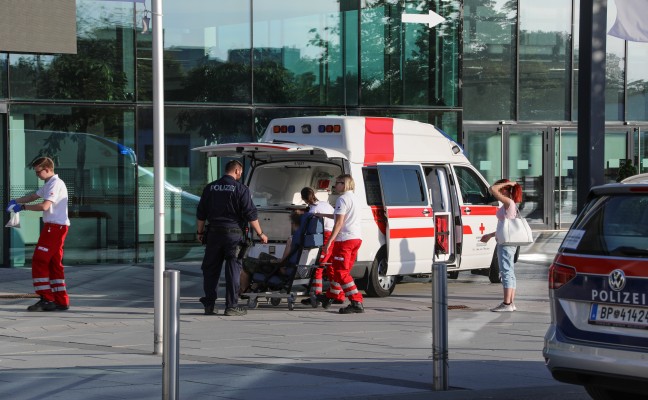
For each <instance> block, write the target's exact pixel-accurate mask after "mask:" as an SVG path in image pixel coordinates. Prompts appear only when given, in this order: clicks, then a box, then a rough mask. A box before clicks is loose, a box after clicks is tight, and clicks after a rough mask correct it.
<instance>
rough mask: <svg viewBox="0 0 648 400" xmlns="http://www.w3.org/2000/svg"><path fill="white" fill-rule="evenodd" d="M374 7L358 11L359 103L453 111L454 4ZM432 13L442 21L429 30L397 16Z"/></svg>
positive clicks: (382, 4) (455, 88)
mask: <svg viewBox="0 0 648 400" xmlns="http://www.w3.org/2000/svg"><path fill="white" fill-rule="evenodd" d="M393 3H395V2H384V1H378V2H375V3H373V4H371V5H368V8H365V9H363V10H362V14H361V26H360V29H361V32H360V35H361V40H362V44H361V47H360V48H361V65H362V78H361V86H362V87H361V90H362V103H363V104H367V105H376V104H380V105H385V104H389V105H425V106H429V105H438V106H448V107H451V106H457V105H458V104H459V100H458V93H459V88H458V82H459V80H458V77H459V72H458V65H459V64H458V63H459V59H458V57H457V53H458V51H457V46H458V36H459V35H458V32H457V30H458V26H459V22H460V21H459V15H460V12H459V11H460V2H458V1H449V2H446V1H444V2H441V1H435V2H432V4H431V6H430V8H429V9H428V8H425V7H424V8H421V7H420V5H421V4H420V3H421V2H420V1H405V2H404V6H403V5H402V4H393ZM429 11H434V12H436V13H437V14H439V15H441V16H443V17H445V18H446V21H445V22H443V23H441V24H439V25H437V26H436V27H434V28H432V29H430V28H429V27H428V26H427V25H426V24H421V23H403V22H402V14H403V13H407V14H427V13H428V12H429Z"/></svg>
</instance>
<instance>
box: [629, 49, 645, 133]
mask: <svg viewBox="0 0 648 400" xmlns="http://www.w3.org/2000/svg"><path fill="white" fill-rule="evenodd" d="M627 96H628V103H627V116H626V120H629V121H646V120H648V52H646V44H645V43H637V42H628V92H627Z"/></svg>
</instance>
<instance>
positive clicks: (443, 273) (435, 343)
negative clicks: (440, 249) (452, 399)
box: [432, 263, 448, 390]
mask: <svg viewBox="0 0 648 400" xmlns="http://www.w3.org/2000/svg"><path fill="white" fill-rule="evenodd" d="M447 283H448V277H447V267H446V265H445V264H441V263H438V264H433V265H432V380H433V385H434V390H448V286H447Z"/></svg>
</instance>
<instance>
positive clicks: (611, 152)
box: [603, 132, 628, 183]
mask: <svg viewBox="0 0 648 400" xmlns="http://www.w3.org/2000/svg"><path fill="white" fill-rule="evenodd" d="M603 147H604V148H605V152H604V153H605V155H604V157H605V158H604V160H605V165H604V166H603V172H604V176H605V183H611V182H617V181H618V180H619V179H618V178H619V172H620V168H622V167H623V166H624V165H625V164H626V162H627V161H626V159H627V158H626V149H627V147H628V145H627V134H626V132H605V145H604V146H603Z"/></svg>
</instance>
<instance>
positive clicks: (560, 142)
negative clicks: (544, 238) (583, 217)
mask: <svg viewBox="0 0 648 400" xmlns="http://www.w3.org/2000/svg"><path fill="white" fill-rule="evenodd" d="M554 140H555V148H554V151H555V154H554V157H555V158H554V159H555V160H556V164H555V167H554V177H555V179H556V186H555V187H556V189H555V191H554V193H555V198H554V204H555V210H554V211H555V220H556V228H558V229H565V228H568V227H569V226H570V225H571V223H572V222H574V218H576V206H577V203H576V178H577V174H576V166H577V160H578V157H577V154H576V151H577V149H578V135H577V133H576V132H575V131H567V130H564V129H556V130H555V139H554Z"/></svg>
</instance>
